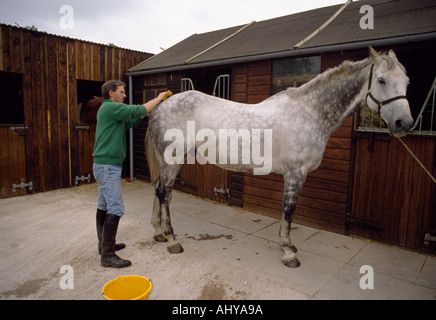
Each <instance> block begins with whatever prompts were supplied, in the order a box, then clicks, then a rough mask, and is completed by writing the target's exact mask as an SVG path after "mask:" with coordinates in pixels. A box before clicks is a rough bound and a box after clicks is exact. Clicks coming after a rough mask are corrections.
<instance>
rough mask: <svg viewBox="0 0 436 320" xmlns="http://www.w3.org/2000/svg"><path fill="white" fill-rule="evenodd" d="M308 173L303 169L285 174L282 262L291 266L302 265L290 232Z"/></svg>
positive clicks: (281, 241)
mask: <svg viewBox="0 0 436 320" xmlns="http://www.w3.org/2000/svg"><path fill="white" fill-rule="evenodd" d="M306 175H307V173H306V172H304V171H302V170H298V171H295V172H292V173H286V174H284V180H285V186H284V191H283V207H282V222H281V225H280V246H281V247H282V250H283V252H284V255H283V257H282V262H283V264H284V265H285V266H287V267H290V268H297V267H299V266H300V261H298V259H297V257H296V256H295V253H296V252H297V249H296V248H295V246H294V245H293V244H292V242H291V236H290V232H291V223H292V219H293V218H294V213H295V209H296V207H297V200H298V196H299V195H300V192H301V189H302V188H303V185H304V182H305V181H306Z"/></svg>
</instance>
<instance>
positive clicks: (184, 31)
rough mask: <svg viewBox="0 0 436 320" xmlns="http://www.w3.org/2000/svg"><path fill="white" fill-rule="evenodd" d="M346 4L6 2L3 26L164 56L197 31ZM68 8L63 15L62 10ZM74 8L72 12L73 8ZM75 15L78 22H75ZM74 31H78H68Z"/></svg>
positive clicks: (315, 0) (1, 5)
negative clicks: (34, 28) (165, 52)
mask: <svg viewBox="0 0 436 320" xmlns="http://www.w3.org/2000/svg"><path fill="white" fill-rule="evenodd" d="M345 2H346V0H297V1H295V0H118V1H114V0H87V1H84V0H62V1H58V0H0V22H1V23H6V24H10V25H16V24H18V25H20V26H22V27H27V26H35V27H36V28H38V30H40V31H46V32H48V33H51V34H57V35H63V36H68V37H72V38H77V39H82V40H88V41H92V42H97V43H102V44H108V43H113V44H115V45H117V46H119V47H123V48H128V49H133V50H140V51H145V52H150V53H154V54H157V53H160V52H161V51H162V48H164V49H168V48H169V47H171V46H173V45H174V44H176V43H178V42H180V41H182V40H183V39H185V38H187V37H189V36H191V35H192V34H194V33H204V32H208V31H213V30H219V29H224V28H228V27H233V26H238V25H242V24H247V23H249V22H251V21H253V20H256V21H262V20H267V19H272V18H277V17H281V16H285V15H289V14H292V13H296V12H301V11H307V10H311V9H315V8H320V7H325V6H330V5H335V4H343V3H345ZM64 5H67V6H69V7H67V9H66V10H65V11H63V12H62V13H61V12H60V11H61V7H62V6H64ZM71 9H72V10H71ZM71 17H72V19H70V18H71ZM67 27H72V29H67Z"/></svg>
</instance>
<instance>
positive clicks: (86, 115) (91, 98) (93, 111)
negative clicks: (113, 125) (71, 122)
mask: <svg viewBox="0 0 436 320" xmlns="http://www.w3.org/2000/svg"><path fill="white" fill-rule="evenodd" d="M103 84H104V82H102V81H88V80H77V105H78V108H77V111H78V112H79V119H80V122H82V123H97V111H98V109H99V108H100V106H101V104H102V103H103V100H104V99H103V98H102V93H101V87H102V85H103Z"/></svg>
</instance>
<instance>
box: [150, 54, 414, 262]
mask: <svg viewBox="0 0 436 320" xmlns="http://www.w3.org/2000/svg"><path fill="white" fill-rule="evenodd" d="M408 83H409V78H408V77H407V76H406V70H405V68H404V67H403V66H402V65H401V64H400V62H399V61H398V59H397V57H396V55H395V53H394V52H393V51H389V53H382V54H379V53H377V52H376V51H375V50H373V49H372V48H370V55H369V57H368V58H366V59H364V60H362V61H358V62H350V61H345V62H343V63H342V64H341V65H340V66H338V67H336V68H333V69H329V70H327V71H326V72H324V73H322V74H320V75H319V76H318V77H316V78H315V79H313V80H312V81H310V82H308V83H306V84H304V85H303V86H301V87H299V88H288V89H287V90H284V91H282V92H280V93H278V94H276V95H274V96H272V97H270V98H269V99H267V100H265V101H263V102H261V103H259V104H252V105H248V104H242V103H236V102H232V101H228V100H223V99H219V98H216V97H213V96H209V95H206V94H203V93H200V92H197V91H187V92H183V93H180V94H177V95H174V96H172V97H171V98H169V99H167V100H166V101H164V102H162V103H161V104H160V105H159V106H157V107H156V108H155V109H154V110H153V111H152V112H151V114H150V119H149V126H148V131H147V136H146V146H147V158H148V162H149V167H150V172H151V175H152V181H155V199H154V208H153V216H152V225H153V227H154V228H155V230H156V233H155V235H154V239H155V240H156V241H158V242H167V241H169V243H168V250H169V251H170V252H171V253H180V252H183V248H182V246H181V244H180V243H179V242H178V241H177V240H176V238H175V236H174V231H173V228H172V225H171V218H170V210H169V204H170V201H171V191H172V188H173V184H174V182H175V179H176V176H177V174H178V173H179V171H180V169H181V166H182V165H183V163H188V164H189V163H193V161H195V154H196V153H195V152H196V151H197V153H198V152H199V151H201V152H200V153H201V156H202V157H197V161H200V163H201V161H204V160H205V159H206V160H208V161H209V162H211V163H214V164H216V165H218V166H219V167H221V168H224V169H227V170H232V171H238V172H254V174H268V173H269V172H272V173H277V174H282V175H283V176H284V192H283V207H282V220H281V225H280V232H279V236H280V246H281V248H282V250H283V252H284V255H283V257H282V262H283V264H285V265H286V266H288V267H298V266H299V265H300V262H299V261H298V259H297V257H296V255H295V253H296V252H297V249H296V248H295V246H294V245H293V244H292V242H291V238H290V230H291V222H292V218H293V216H294V212H295V208H296V204H297V200H298V196H299V194H300V191H301V189H302V187H303V184H304V182H305V180H306V176H307V174H308V173H309V172H311V171H314V170H315V169H317V168H318V166H319V165H320V164H321V161H322V157H323V154H324V151H325V148H326V144H327V140H328V139H329V137H330V135H331V134H332V133H333V132H334V131H335V130H336V129H337V128H339V127H340V126H341V125H342V123H343V122H344V121H345V120H347V119H348V118H349V117H350V116H351V115H352V114H353V113H354V112H355V111H356V110H357V109H358V108H359V107H360V106H361V105H362V104H367V105H368V107H369V108H371V109H372V110H373V111H374V112H379V113H380V115H381V117H382V118H383V120H384V121H385V122H386V123H387V124H388V127H389V130H390V133H391V135H393V136H396V137H400V136H404V135H406V134H407V133H408V132H409V130H410V129H411V128H412V124H413V119H412V116H411V114H410V109H409V103H408V101H407V98H406V90H407V86H408ZM217 139H218V140H219V141H218V142H217ZM222 140H225V141H222ZM262 146H263V156H262ZM255 149H261V150H257V151H256V150H255ZM255 151H256V157H255ZM201 159H203V160H201Z"/></svg>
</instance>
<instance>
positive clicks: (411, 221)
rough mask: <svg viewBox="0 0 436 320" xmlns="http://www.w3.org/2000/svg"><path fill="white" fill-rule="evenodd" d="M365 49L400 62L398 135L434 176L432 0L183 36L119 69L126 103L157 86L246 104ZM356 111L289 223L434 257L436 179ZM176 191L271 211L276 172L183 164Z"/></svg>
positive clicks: (353, 7) (278, 196) (143, 170)
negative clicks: (402, 119) (405, 130)
mask: <svg viewBox="0 0 436 320" xmlns="http://www.w3.org/2000/svg"><path fill="white" fill-rule="evenodd" d="M363 5H370V6H371V7H372V8H373V10H374V24H375V28H374V29H362V28H361V26H360V23H359V22H360V20H361V18H362V16H363V15H362V14H361V13H360V8H361V7H362V6H363ZM369 46H373V47H374V48H375V49H377V50H389V49H393V50H394V51H395V53H396V54H397V56H398V58H399V60H400V61H401V62H402V63H403V64H404V65H405V67H406V69H407V71H408V76H409V77H410V79H411V84H410V86H409V89H408V99H409V102H410V106H411V110H412V113H413V117H414V119H417V118H418V119H421V120H422V121H420V122H419V123H417V126H416V128H415V130H414V131H413V133H412V134H411V135H409V136H408V137H406V138H404V141H405V142H406V143H407V145H408V146H409V147H410V149H411V150H412V151H413V152H414V153H415V155H416V156H417V157H418V158H419V159H420V160H421V161H422V162H423V164H424V166H425V167H426V168H428V170H430V171H431V172H432V173H433V175H434V174H436V139H435V137H436V116H435V112H434V109H433V111H431V110H432V106H431V105H430V106H429V107H426V106H425V105H424V103H425V102H427V100H428V101H429V103H431V101H434V98H435V97H434V94H435V93H434V90H435V89H434V88H435V87H434V86H435V83H434V80H435V77H436V59H435V57H436V4H435V3H434V1H432V0H423V1H419V2H417V1H412V0H399V1H391V0H383V1H368V0H362V1H359V2H352V1H348V2H346V3H345V4H344V5H337V6H331V7H326V8H320V9H316V10H312V11H307V12H302V13H298V14H293V15H289V16H284V17H280V18H276V19H271V20H266V21H260V22H251V23H249V24H247V25H243V26H236V27H232V28H228V29H223V30H217V31H213V32H208V33H203V34H194V35H192V36H191V37H189V38H187V39H185V40H183V41H181V42H180V43H178V44H176V45H174V46H173V47H171V48H170V49H168V50H166V51H164V52H162V53H160V54H159V55H156V56H154V57H152V58H150V59H148V60H146V61H144V62H142V63H141V64H139V65H137V66H135V67H134V68H132V69H130V70H129V72H128V75H129V76H130V80H131V83H132V84H133V86H132V87H133V88H132V90H133V95H132V100H131V102H132V103H143V102H144V101H148V100H150V99H152V98H154V97H155V96H156V95H157V94H158V93H159V92H161V91H163V90H168V89H170V90H172V91H173V92H174V93H178V92H181V91H185V90H189V89H195V90H199V91H202V92H205V93H208V94H215V95H218V96H220V97H222V98H227V99H231V100H233V101H237V102H244V103H258V102H261V101H263V100H264V99H266V98H268V97H270V96H271V95H273V94H275V93H277V92H279V91H281V90H283V89H285V88H287V87H289V86H299V85H301V84H303V83H305V82H307V81H310V80H311V79H313V78H314V77H316V76H317V75H318V74H320V73H322V72H324V71H325V70H327V69H328V68H331V67H335V66H337V65H339V64H340V63H341V62H343V61H344V60H354V61H356V60H361V59H364V58H365V57H367V56H368V52H369ZM432 88H433V89H432ZM432 92H433V96H432ZM427 98H430V99H427ZM433 108H434V102H433ZM220 112H221V111H220V110H217V114H216V116H217V117H219V113H220ZM365 112H366V111H365V110H364V109H363V108H362V111H361V112H359V113H357V114H356V115H355V116H354V117H352V118H350V119H348V121H346V122H345V123H344V125H343V126H342V127H340V128H339V129H338V130H337V131H336V132H335V133H334V134H333V135H332V137H331V138H330V140H329V142H328V146H327V149H326V151H325V154H324V159H323V162H322V164H321V166H320V167H319V169H317V170H316V171H314V172H312V173H311V174H309V176H308V178H307V181H306V183H305V185H304V188H303V190H302V193H301V196H300V198H299V201H298V204H297V211H296V215H295V218H294V221H295V222H297V223H300V224H304V225H309V226H313V227H317V228H320V229H325V230H330V231H334V232H338V233H343V234H354V235H360V236H364V237H369V238H373V239H377V240H380V241H384V242H387V243H392V244H397V245H400V246H404V247H407V248H412V249H415V250H420V251H427V252H436V244H435V243H434V242H433V240H434V236H436V185H435V184H434V183H433V182H432V180H431V179H430V178H429V176H428V175H427V174H426V173H425V172H424V170H422V168H421V167H420V166H419V165H418V163H417V162H416V161H415V160H414V159H413V158H412V156H411V155H409V154H408V152H407V151H406V149H405V148H403V146H402V145H401V144H400V142H399V141H398V140H397V139H396V138H393V137H391V136H390V135H389V133H388V131H387V130H386V129H385V128H384V127H383V123H381V122H380V121H379V120H378V122H377V119H375V120H374V118H376V117H377V115H371V116H370V117H369V118H370V119H371V120H370V121H368V116H366V115H365ZM433 122H434V123H435V124H434V125H433V124H432V123H433ZM146 128H147V121H146V120H145V121H144V122H143V123H142V125H141V126H140V127H138V128H135V130H134V132H135V134H134V137H135V143H134V146H135V150H134V175H135V177H137V178H139V179H144V180H149V173H148V168H147V163H146V159H145V156H144V143H143V141H144V136H145V132H146ZM284 138H285V137H284ZM177 187H178V188H179V189H180V190H182V191H184V192H189V193H192V194H195V195H198V196H202V197H206V198H209V199H212V200H214V201H218V202H224V203H227V204H229V205H235V206H240V207H243V208H244V209H246V210H249V211H253V212H257V213H261V214H265V215H269V216H273V217H277V218H281V207H282V194H283V178H282V177H281V176H279V175H274V174H270V175H268V176H254V175H252V174H240V173H233V172H228V171H225V170H222V169H219V168H217V167H216V166H212V165H209V164H206V165H203V166H202V165H199V164H196V165H185V166H184V167H183V169H182V171H181V174H180V177H179V181H178V184H177Z"/></svg>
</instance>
